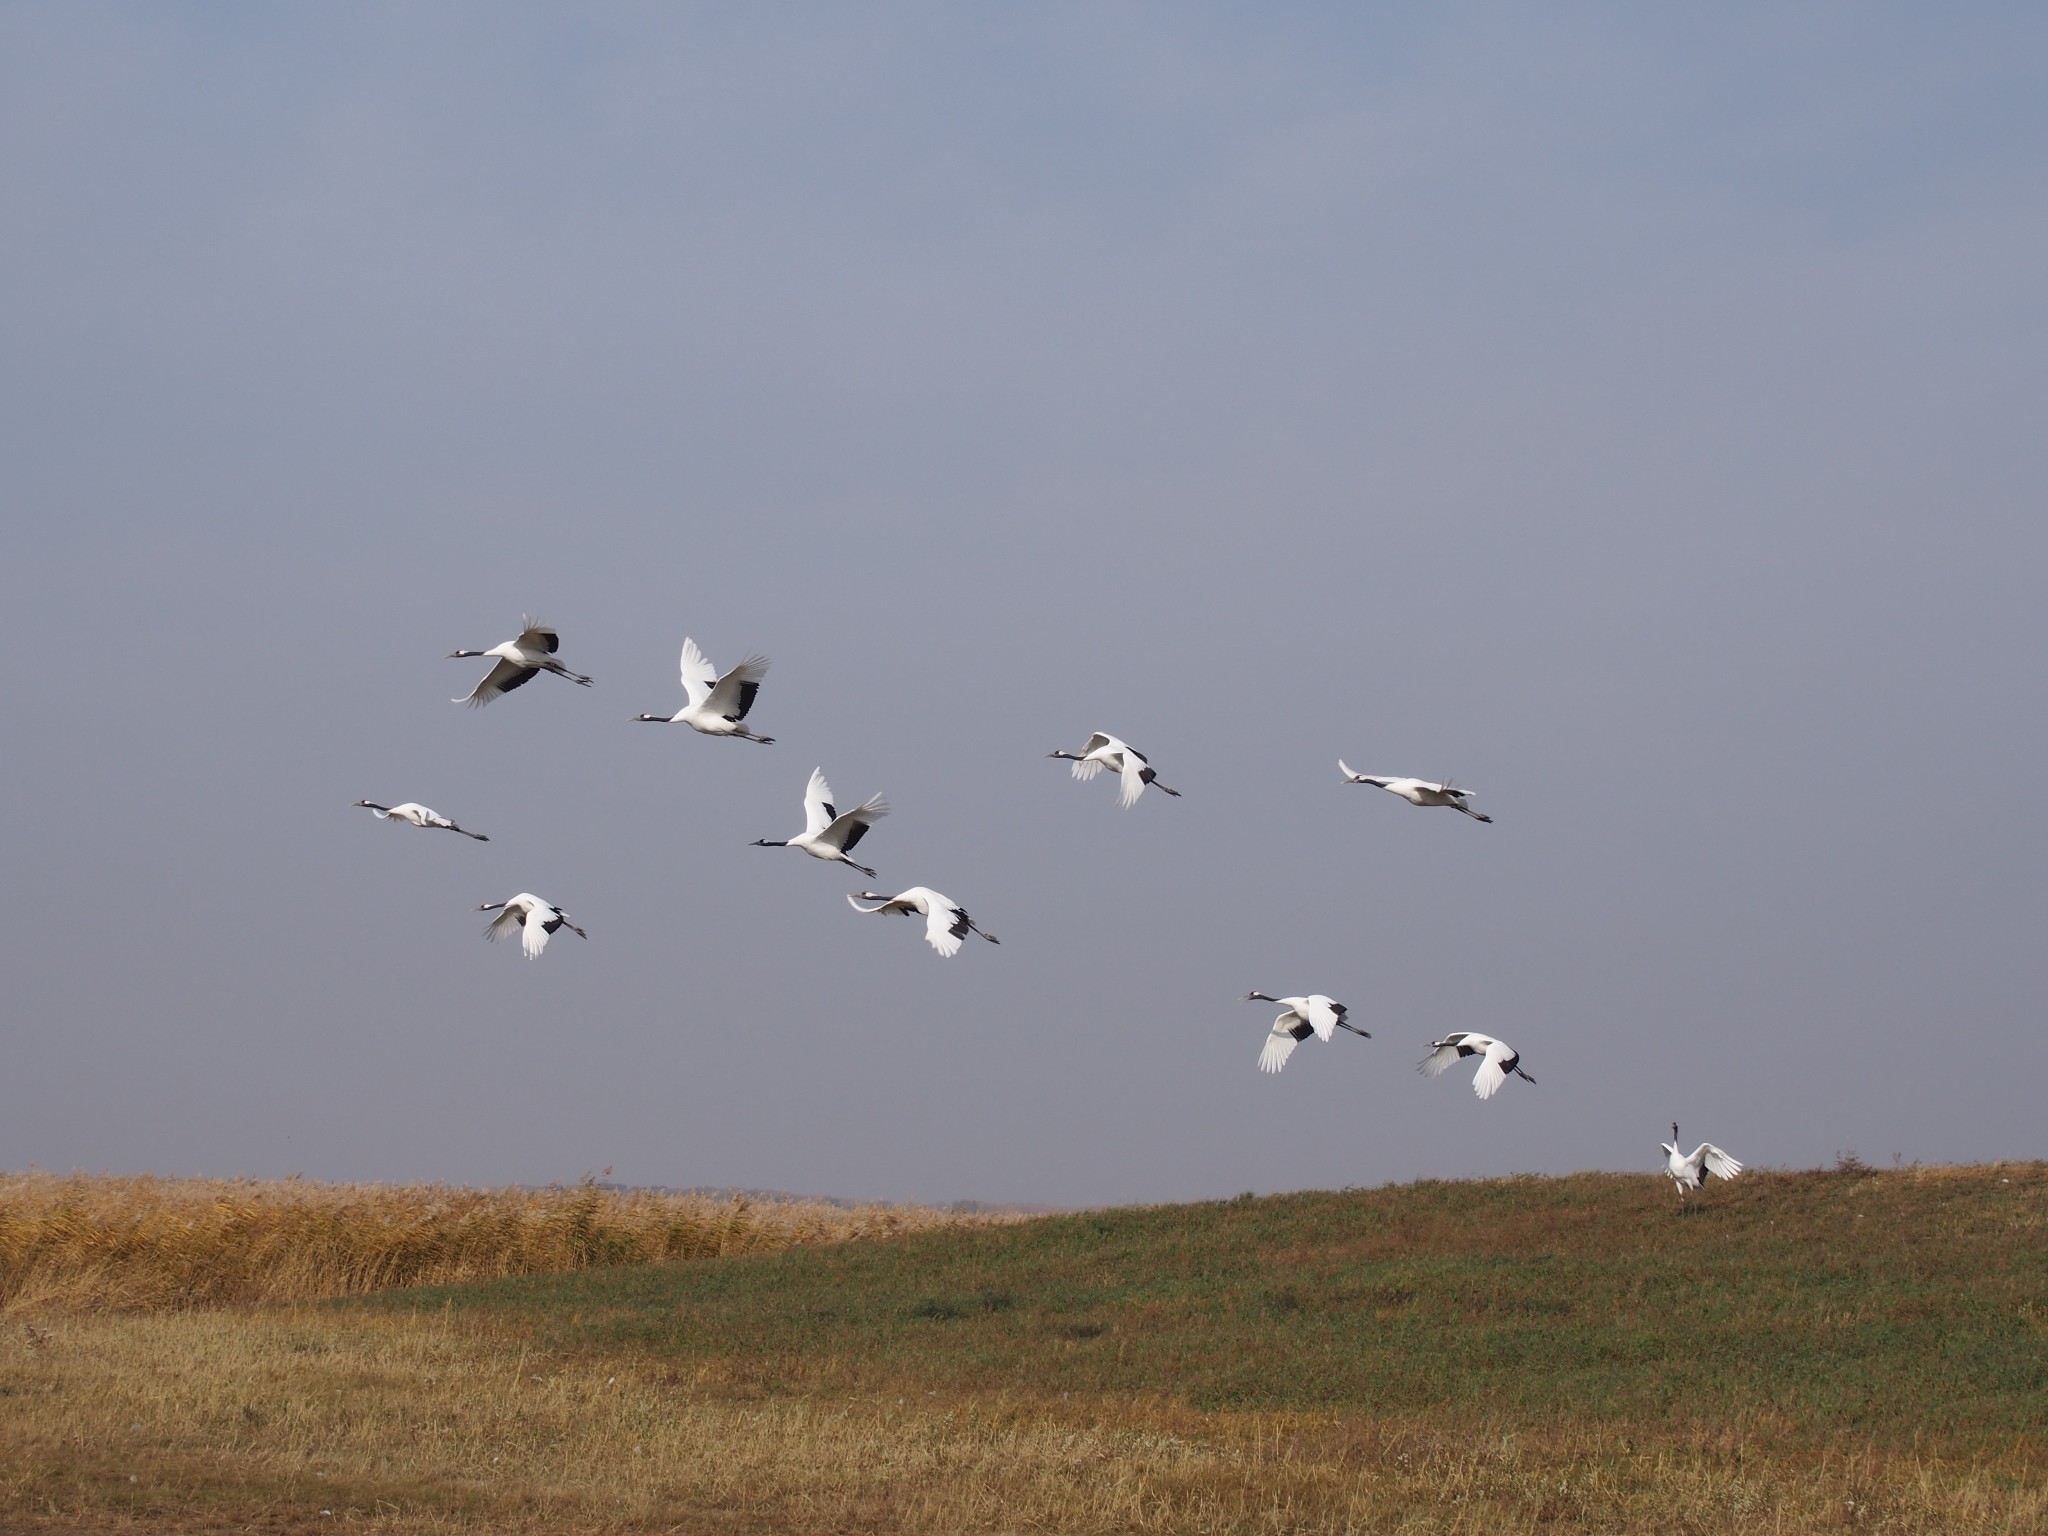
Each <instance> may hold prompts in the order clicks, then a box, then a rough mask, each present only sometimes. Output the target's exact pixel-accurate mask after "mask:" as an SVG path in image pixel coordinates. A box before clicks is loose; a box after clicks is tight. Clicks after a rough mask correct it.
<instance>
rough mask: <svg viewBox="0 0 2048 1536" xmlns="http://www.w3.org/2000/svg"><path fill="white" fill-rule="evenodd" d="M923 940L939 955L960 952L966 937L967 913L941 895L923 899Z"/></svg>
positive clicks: (949, 956)
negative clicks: (937, 897)
mask: <svg viewBox="0 0 2048 1536" xmlns="http://www.w3.org/2000/svg"><path fill="white" fill-rule="evenodd" d="M924 938H925V942H926V943H927V944H929V945H931V947H932V948H933V949H936V950H937V951H938V952H939V953H940V954H941V955H944V956H946V957H947V958H949V959H950V958H951V957H952V956H954V955H957V954H959V953H960V946H961V945H962V944H963V943H965V942H966V939H967V914H966V913H965V912H963V911H961V909H960V908H959V907H957V906H955V905H954V904H953V903H952V902H950V901H947V900H946V899H944V898H943V897H941V898H939V899H937V900H933V899H931V898H929V897H927V898H926V900H925V917H924Z"/></svg>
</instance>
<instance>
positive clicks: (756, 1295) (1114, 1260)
mask: <svg viewBox="0 0 2048 1536" xmlns="http://www.w3.org/2000/svg"><path fill="white" fill-rule="evenodd" d="M386 1304H387V1305H398V1306H410V1307H421V1306H428V1307H439V1306H443V1305H451V1304H452V1305H455V1306H458V1307H464V1308H485V1309H489V1310H492V1311H496V1312H499V1313H501V1314H505V1315H510V1316H518V1317H521V1318H523V1319H524V1320H525V1321H526V1323H527V1324H528V1325H529V1326H530V1327H531V1328H532V1329H533V1331H534V1334H535V1337H536V1338H537V1339H538V1340H542V1341H545V1343H546V1344H547V1345H548V1346H549V1347H552V1348H555V1349H558V1350H561V1351H563V1352H566V1353H577V1352H590V1353H595V1354H598V1355H605V1356H609V1355H613V1354H616V1353H620V1352H626V1353H631V1354H634V1355H639V1356H646V1357H651V1358H656V1359H661V1360H665V1361H670V1362H674V1363H676V1364H679V1365H684V1366H687V1367H689V1368H691V1369H692V1370H693V1371H698V1372H705V1373H708V1374H709V1375H710V1376H711V1377H714V1378H717V1377H724V1378H729V1379H732V1380H737V1381H744V1382H746V1383H747V1384H749V1385H750V1386H752V1387H755V1388H758V1389H761V1390H774V1391H783V1392H849V1391H852V1392H858V1391H864V1390H895V1389H908V1388H913V1387H914V1388H916V1389H918V1390H920V1391H930V1390H938V1391H941V1392H947V1393H971V1392H986V1391H990V1390H996V1389H1003V1390H1017V1389H1019V1388H1025V1387H1028V1388H1029V1389H1030V1390H1033V1391H1037V1392H1042V1393H1044V1392H1049V1393H1061V1392H1065V1393H1141V1394H1166V1395H1172V1396H1174V1397H1178V1398H1181V1399H1184V1400H1185V1401H1186V1402H1187V1403H1188V1404H1190V1405H1191V1406H1193V1407H1196V1408H1200V1409H1312V1408H1334V1407H1343V1408H1353V1409H1360V1410H1368V1411H1371V1410H1386V1409H1392V1410H1398V1411H1402V1412H1413V1411H1422V1410H1430V1411H1436V1410H1472V1409H1480V1408H1483V1409H1484V1410H1485V1411H1486V1412H1487V1413H1488V1414H1490V1415H1492V1416H1494V1417H1496V1418H1504V1417H1507V1418H1511V1417H1517V1416H1526V1417H1527V1418H1529V1419H1532V1420H1547V1419H1549V1418H1551V1417H1553V1416H1554V1415H1556V1414H1558V1413H1560V1412H1569V1413H1571V1414H1572V1415H1573V1416H1575V1417H1578V1418H1581V1419H1588V1418H1591V1419H1601V1420H1610V1421H1614V1422H1619V1423H1640V1424H1651V1423H1665V1424H1669V1423H1673V1422H1686V1421H1693V1422H1699V1423H1707V1424H1714V1425H1719V1424H1725V1423H1728V1422H1732V1421H1733V1420H1735V1419H1736V1418H1738V1417H1746V1418H1755V1417H1757V1416H1759V1415H1763V1416H1768V1417H1769V1418H1771V1419H1772V1420H1773V1421H1775V1422H1779V1423H1782V1424H1784V1425H1786V1426H1790V1427H1796V1428H1798V1429H1799V1430H1801V1431H1804V1432H1808V1433H1813V1434H1830V1433H1837V1432H1843V1431H1849V1432H1866V1433H1881V1434H1887V1435H1892V1436H1897V1437H1902V1438H1905V1439H1909V1440H1910V1439H1912V1438H1914V1437H1916V1436H1917V1437H1922V1438H1925V1437H1927V1436H1930V1435H1938V1436H1959V1437H1962V1438H1964V1439H1966V1440H1969V1441H1972V1442H1976V1441H1988V1440H1995V1439H1996V1438H1998V1437H2001V1436H2011V1435H2016V1434H2027V1433H2030V1432H2033V1431H2035V1430H2038V1429H2039V1428H2040V1427H2041V1426H2043V1425H2048V1168H2044V1166H2043V1165H2040V1164H2028V1165H2017V1166H2011V1165H2009V1166H2006V1167H2001V1168H1955V1169H1927V1170H1911V1171H1901V1172H1892V1173H1878V1172H1872V1171H1870V1170H1866V1169H1847V1170H1842V1171H1837V1172H1828V1173H1801V1174H1773V1173H1757V1174H1754V1175H1750V1176H1746V1177H1744V1178H1743V1179H1741V1180H1739V1181H1737V1182H1735V1183H1733V1184H1729V1185H1720V1186H1716V1187H1715V1188H1713V1189H1712V1190H1710V1191H1709V1193H1708V1195H1707V1197H1706V1200H1705V1201H1704V1202H1703V1204H1702V1205H1701V1206H1699V1207H1698V1208H1696V1209H1695V1210H1694V1212H1693V1213H1692V1214H1689V1215H1685V1216H1682V1217H1681V1216H1680V1215H1679V1214H1678V1211H1677V1206H1676V1201H1675V1200H1674V1199H1673V1198H1672V1195H1671V1187H1670V1185H1669V1184H1668V1183H1666V1182H1664V1181H1661V1180H1655V1179H1650V1178H1645V1177H1639V1176H1638V1177H1629V1176H1622V1175H1613V1174H1582V1175H1577V1176H1574V1177H1571V1178H1562V1179H1545V1178H1515V1179H1504V1180H1495V1181H1489V1182H1477V1183H1474V1182H1456V1183H1452V1182H1425V1183H1419V1184H1409V1185H1403V1186H1400V1187H1396V1188H1388V1189H1378V1190H1366V1191H1355V1192H1345V1193H1338V1194H1326V1193H1316V1194H1300V1195H1287V1196H1280V1197H1276V1198H1271V1199H1263V1200H1254V1199H1249V1198H1241V1199H1237V1200H1230V1201H1224V1202H1220V1203H1212V1204H1203V1205H1182V1206H1161V1207H1154V1208H1146V1209H1131V1210H1109V1211H1101V1212H1093V1213H1086V1214H1080V1215H1069V1216H1058V1217H1048V1218H1045V1219H1041V1220H1037V1221H1032V1222H1028V1223H1023V1224H1020V1225H1016V1226H1011V1227H992V1228H981V1229H966V1230H937V1231H932V1232H928V1233H923V1234H919V1235H915V1236H912V1237H910V1238H907V1239H906V1240H904V1241H902V1242H896V1243H886V1244H853V1245H843V1246H838V1247H830V1248H814V1249H810V1250H808V1251H802V1252H792V1253H786V1254H779V1255H776V1256H774V1257H771V1258H762V1259H753V1258H738V1259H733V1260H729V1261H726V1262H723V1263H720V1264H717V1265H706V1266H697V1267H691V1268H680V1269H677V1268H664V1269H656V1268H635V1269H629V1270H589V1271H584V1272H582V1273H579V1274H576V1275H573V1276H548V1277H531V1278H527V1279H523V1280H517V1281H510V1282H506V1283H503V1284H495V1285H488V1286H480V1287H474V1288H468V1289H463V1290H459V1291H446V1292H427V1293H412V1294H409V1295H408V1296H407V1297H406V1298H405V1299H402V1300H400V1299H396V1298H393V1299H392V1300H390V1301H388V1302H387V1303H386Z"/></svg>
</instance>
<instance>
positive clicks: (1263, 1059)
mask: <svg viewBox="0 0 2048 1536" xmlns="http://www.w3.org/2000/svg"><path fill="white" fill-rule="evenodd" d="M1290 1019H1291V1020H1293V1021H1294V1022H1293V1023H1291V1024H1290V1023H1289V1022H1288V1020H1290ZM1311 1033H1313V1031H1312V1029H1311V1028H1310V1026H1309V1023H1308V1021H1307V1020H1306V1019H1304V1018H1302V1016H1301V1015H1300V1014H1298V1013H1296V1012H1295V1011H1294V1010H1293V1009H1292V1008H1290V1009H1288V1010H1287V1011H1286V1012H1285V1013H1283V1014H1281V1015H1280V1017H1279V1018H1277V1019H1275V1020H1274V1021H1273V1028H1272V1031H1271V1032H1270V1033H1269V1034H1268V1035H1267V1036H1266V1044H1265V1047H1264V1048H1263V1049H1262V1050H1261V1051H1260V1052H1259V1070H1260V1071H1261V1072H1278V1071H1279V1070H1280V1069H1281V1068H1282V1067H1284V1066H1286V1065H1287V1058H1288V1057H1290V1056H1292V1055H1293V1054H1294V1047H1295V1046H1296V1045H1297V1044H1299V1043H1300V1042H1301V1041H1303V1040H1306V1039H1307V1038H1308V1037H1309V1035H1310V1034H1311Z"/></svg>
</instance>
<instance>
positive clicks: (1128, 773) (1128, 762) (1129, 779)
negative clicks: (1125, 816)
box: [1045, 731, 1180, 810]
mask: <svg viewBox="0 0 2048 1536" xmlns="http://www.w3.org/2000/svg"><path fill="white" fill-rule="evenodd" d="M1045 755H1046V756H1047V757H1057V758H1062V759H1064V760H1065V761H1067V762H1070V763H1072V764H1073V765H1074V777H1075V778H1077V779H1083V780H1086V779H1092V778H1094V777H1095V775H1096V774H1098V773H1100V772H1102V770H1103V769H1105V768H1107V769H1109V770H1110V772H1112V773H1115V774H1118V775H1120V776H1121V777H1122V779H1123V787H1122V789H1121V790H1120V791H1119V792H1118V794H1117V797H1116V803H1117V804H1118V805H1120V806H1122V807H1123V808H1124V809H1125V810H1129V809H1130V808H1131V807H1132V806H1134V805H1136V804H1137V803H1138V796H1140V795H1142V794H1143V793H1145V786H1146V785H1147V784H1150V785H1152V786H1153V787H1154V788H1155V789H1157V790H1158V791H1159V792H1160V793H1161V794H1167V795H1172V796H1173V797H1174V798H1175V799H1176V800H1178V799H1179V798H1180V791H1179V790H1177V789H1168V788H1167V787H1166V786H1165V785H1164V784H1161V783H1160V782H1159V775H1158V774H1156V773H1154V772H1153V771H1152V764H1151V763H1150V762H1149V761H1148V760H1147V759H1146V757H1145V754H1144V753H1142V752H1140V751H1139V750H1138V749H1137V748H1136V747H1130V746H1126V745H1124V743H1122V742H1121V741H1118V740H1117V739H1116V738H1115V737H1114V736H1110V735H1107V734H1105V733H1104V732H1102V731H1097V732H1096V733H1095V734H1094V735H1093V736H1090V737H1089V738H1088V740H1087V743H1086V744H1085V745H1084V746H1083V747H1082V748H1081V750H1080V751H1079V752H1078V753H1075V752H1048V753H1046V754H1045Z"/></svg>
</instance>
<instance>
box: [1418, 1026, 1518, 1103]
mask: <svg viewBox="0 0 2048 1536" xmlns="http://www.w3.org/2000/svg"><path fill="white" fill-rule="evenodd" d="M1429 1052H1430V1053H1429V1054H1428V1055H1427V1056H1425V1057H1423V1058H1422V1061H1421V1064H1420V1065H1419V1066H1418V1067H1417V1068H1416V1070H1417V1071H1419V1072H1421V1073H1422V1074H1423V1076H1425V1077H1440V1076H1442V1075H1443V1073H1444V1072H1445V1071H1447V1070H1448V1069H1449V1068H1450V1066H1451V1064H1452V1063H1453V1062H1455V1061H1456V1060H1457V1059H1458V1058H1459V1057H1461V1056H1477V1057H1478V1058H1479V1073H1478V1075H1477V1076H1476V1077H1474V1078H1473V1079H1472V1091H1473V1092H1474V1093H1476V1094H1478V1095H1479V1097H1480V1098H1482V1099H1490V1098H1492V1097H1493V1096H1494V1094H1495V1092H1497V1091H1498V1090H1499V1088H1500V1085H1501V1084H1502V1083H1504V1082H1506V1081H1507V1080H1508V1074H1509V1073H1510V1072H1512V1073H1513V1074H1514V1075H1515V1076H1517V1077H1519V1078H1522V1079H1524V1080H1525V1081H1527V1082H1531V1083H1533V1082H1535V1081H1536V1079H1535V1078H1533V1077H1530V1076H1529V1074H1528V1073H1526V1072H1524V1071H1523V1070H1522V1058H1521V1056H1520V1055H1519V1054H1517V1052H1516V1051H1515V1049H1514V1047H1512V1046H1510V1045H1509V1044H1508V1043H1507V1042H1506V1041H1504V1040H1496V1039H1494V1038H1493V1036H1491V1035H1481V1034H1475V1033H1474V1032H1473V1031H1471V1030H1469V1029H1455V1030H1452V1031H1451V1033H1449V1034H1448V1035H1445V1036H1444V1037H1443V1039H1441V1040H1432V1041H1430V1042H1429Z"/></svg>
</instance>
